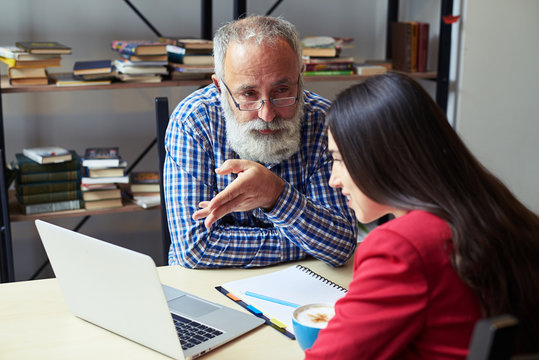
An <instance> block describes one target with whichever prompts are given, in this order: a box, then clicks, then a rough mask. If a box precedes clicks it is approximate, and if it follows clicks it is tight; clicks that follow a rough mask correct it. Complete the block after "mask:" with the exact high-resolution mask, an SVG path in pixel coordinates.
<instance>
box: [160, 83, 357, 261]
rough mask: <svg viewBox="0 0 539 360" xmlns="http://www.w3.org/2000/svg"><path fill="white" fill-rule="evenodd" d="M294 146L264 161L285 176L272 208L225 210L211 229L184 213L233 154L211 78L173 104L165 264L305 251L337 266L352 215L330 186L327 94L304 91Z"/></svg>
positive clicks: (347, 250) (349, 241)
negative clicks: (280, 157) (286, 154)
mask: <svg viewBox="0 0 539 360" xmlns="http://www.w3.org/2000/svg"><path fill="white" fill-rule="evenodd" d="M304 98H305V105H304V109H305V116H304V120H303V125H302V126H303V128H302V139H301V146H300V150H299V151H298V152H297V153H296V154H295V155H293V156H292V157H291V158H290V159H287V160H284V161H283V162H281V163H280V164H274V165H266V167H267V168H268V169H270V170H271V171H273V172H274V173H275V174H277V175H279V176H280V177H281V178H282V179H283V180H284V181H285V187H284V191H283V193H282V194H281V196H280V198H279V199H278V200H277V203H276V204H275V206H274V208H273V209H272V210H271V211H269V212H266V211H264V210H262V209H260V208H258V209H254V210H251V211H247V212H234V213H230V214H228V215H226V216H224V217H223V218H221V219H220V220H218V221H217V222H215V223H214V224H213V226H212V227H211V228H210V229H206V227H205V226H204V220H203V219H202V220H196V221H195V220H193V219H192V218H191V217H192V215H193V213H194V212H195V211H196V210H197V209H198V204H199V203H200V202H201V201H205V200H208V201H209V200H211V199H212V198H213V197H214V196H215V195H217V194H218V193H219V192H221V191H222V190H224V189H225V188H226V187H227V186H228V185H229V184H230V183H231V182H232V181H233V180H234V179H235V176H234V175H227V176H218V175H217V174H216V173H215V169H216V168H218V167H219V166H221V165H222V164H223V163H224V162H225V161H226V160H228V159H238V155H237V154H236V153H235V152H234V151H233V150H232V149H231V148H230V147H229V146H228V144H227V140H226V130H225V127H226V125H225V118H224V115H223V112H222V110H221V106H220V100H219V93H218V91H217V88H216V87H215V86H214V85H213V84H212V85H208V86H207V87H205V88H203V89H200V90H198V91H196V92H194V93H193V94H191V95H189V96H188V97H187V98H185V99H184V100H183V101H182V102H181V103H180V104H179V105H178V106H177V107H176V109H175V110H174V111H173V113H172V115H171V117H170V122H169V125H168V128H167V132H166V136H165V149H166V159H165V166H164V171H163V172H164V177H163V179H164V180H163V182H164V191H165V201H166V208H167V217H168V225H169V229H170V235H171V242H172V243H171V247H170V252H169V258H168V261H169V264H171V265H176V264H179V265H183V266H186V267H190V268H194V267H205V268H211V267H222V266H236V267H252V266H264V265H270V264H274V263H279V262H284V261H292V260H299V259H303V258H305V257H306V256H307V255H308V254H309V255H312V256H314V257H315V258H318V259H320V260H323V261H325V262H327V263H329V264H331V265H334V266H339V265H342V264H343V263H344V262H345V261H346V260H347V259H348V258H349V257H350V256H351V255H352V253H353V252H354V250H355V247H356V235H357V221H356V219H355V217H354V215H353V213H352V212H351V210H349V209H348V206H347V205H346V202H345V201H346V200H345V198H344V197H343V196H342V194H340V192H339V191H336V190H334V189H332V188H330V187H329V185H328V181H329V177H330V174H331V166H332V163H333V162H332V159H331V156H330V155H329V153H328V151H327V127H326V124H325V115H326V112H327V110H328V108H329V106H330V103H329V101H327V100H326V99H324V98H322V97H320V96H318V95H316V94H314V93H311V92H309V91H305V92H304Z"/></svg>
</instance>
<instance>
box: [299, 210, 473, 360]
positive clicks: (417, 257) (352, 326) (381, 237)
mask: <svg viewBox="0 0 539 360" xmlns="http://www.w3.org/2000/svg"><path fill="white" fill-rule="evenodd" d="M450 239H451V230H450V228H449V226H448V225H447V223H446V222H445V221H444V220H442V219H440V218H439V217H437V216H435V215H432V214H430V213H427V212H424V211H411V212H409V213H408V214H406V215H404V216H401V217H399V218H396V219H394V220H392V221H389V222H388V223H386V224H384V225H381V226H379V227H377V228H376V229H374V230H373V231H372V233H371V234H369V235H368V236H367V238H366V239H365V240H364V241H363V243H361V245H360V246H359V247H358V250H357V251H356V255H355V259H354V276H353V279H352V282H351V283H350V287H349V290H348V292H347V294H346V295H345V296H344V297H343V298H342V299H340V300H339V301H338V302H337V304H336V305H335V317H334V318H333V319H332V320H331V321H330V322H329V324H328V327H327V328H326V329H324V330H322V331H321V332H320V335H319V337H318V339H317V340H316V342H315V344H314V345H313V347H312V349H310V350H307V351H306V352H305V358H306V359H309V360H311V359H339V360H343V359H464V358H465V357H466V355H467V354H468V345H469V343H470V337H471V334H472V331H473V327H474V325H475V322H476V321H477V320H479V319H480V318H481V309H480V305H479V300H478V298H477V297H476V295H475V294H474V293H473V292H472V291H471V289H470V288H469V287H468V286H467V285H465V284H464V283H463V281H462V280H461V279H460V278H459V277H458V275H457V273H456V272H455V270H454V269H453V267H452V265H451V262H450V259H449V253H450V250H451V241H450Z"/></svg>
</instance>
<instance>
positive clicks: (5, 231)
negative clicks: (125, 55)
mask: <svg viewBox="0 0 539 360" xmlns="http://www.w3.org/2000/svg"><path fill="white" fill-rule="evenodd" d="M125 1H127V0H125ZM440 1H441V4H442V6H441V15H449V14H451V11H452V7H453V0H440ZM201 5H202V34H203V35H202V37H203V38H209V37H211V34H212V30H211V21H210V20H211V14H212V2H211V0H202V1H201ZM277 5H278V3H277V4H275V5H274V6H273V8H275V6H277ZM273 8H272V9H273ZM398 8H399V0H388V16H387V25H388V29H389V26H390V24H391V22H392V21H397V20H398ZM245 13H247V1H246V0H234V18H239V17H241V16H243V15H244V14H245ZM389 33H390V32H388V37H387V38H386V44H387V47H389V44H390V43H391V42H390V38H389ZM450 44H451V26H450V25H445V24H443V22H440V40H439V49H438V69H437V71H434V72H427V73H412V74H408V75H411V76H413V77H415V78H419V79H427V80H432V81H435V82H436V85H437V86H436V102H437V103H438V104H439V105H440V107H442V109H443V110H444V111H445V110H446V108H447V97H448V88H449V80H448V79H449V57H450V56H449V55H450ZM386 55H387V56H386V57H388V58H389V57H390V52H387V53H386ZM0 75H1V74H0ZM364 78H365V77H363V76H358V75H348V76H316V77H305V82H306V83H309V82H312V83H317V82H356V81H361V80H362V79H364ZM210 81H211V80H210V79H205V80H164V81H162V82H160V83H122V82H115V83H112V84H109V85H92V86H62V87H60V86H56V85H54V84H49V85H45V86H18V87H12V86H10V85H9V82H8V79H7V77H6V76H0V175H1V176H0V177H1V181H0V200H1V201H0V202H1V204H0V205H1V208H0V209H1V210H0V281H1V282H10V281H14V263H13V252H12V246H11V241H12V239H11V228H10V223H11V222H19V221H33V220H34V219H37V218H41V219H53V218H60V217H87V216H91V215H102V214H110V213H120V212H122V213H125V212H135V211H144V209H143V208H141V207H139V206H137V205H134V204H128V203H126V204H125V205H124V206H123V207H121V208H113V209H103V210H93V211H89V210H74V211H63V212H55V213H45V214H36V215H24V214H21V213H20V211H19V210H18V207H17V206H16V200H15V198H14V194H13V192H12V191H9V192H8V191H7V189H6V187H5V186H4V176H3V175H4V166H5V163H6V162H5V135H6V134H5V132H4V120H3V108H2V95H4V94H5V95H9V94H18V93H19V94H20V93H42V92H64V91H69V92H72V91H91V90H94V91H102V90H123V89H142V88H162V87H183V86H203V85H207V84H209V83H210ZM10 96H12V95H10Z"/></svg>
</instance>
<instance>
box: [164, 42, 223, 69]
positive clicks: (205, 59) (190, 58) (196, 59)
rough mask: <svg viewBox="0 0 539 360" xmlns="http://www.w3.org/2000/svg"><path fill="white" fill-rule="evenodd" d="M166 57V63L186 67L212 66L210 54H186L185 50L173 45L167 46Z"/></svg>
mask: <svg viewBox="0 0 539 360" xmlns="http://www.w3.org/2000/svg"><path fill="white" fill-rule="evenodd" d="M167 55H168V61H169V62H173V63H178V64H187V65H213V55H212V54H204V53H202V54H196V53H195V54H193V53H188V52H187V51H186V49H184V48H182V47H179V46H175V45H167Z"/></svg>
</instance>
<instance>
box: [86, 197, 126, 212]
mask: <svg viewBox="0 0 539 360" xmlns="http://www.w3.org/2000/svg"><path fill="white" fill-rule="evenodd" d="M122 206H124V204H123V203H122V199H121V198H119V199H102V200H94V201H85V202H84V208H85V209H86V210H99V209H109V208H116V207H122Z"/></svg>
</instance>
